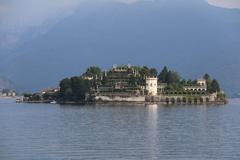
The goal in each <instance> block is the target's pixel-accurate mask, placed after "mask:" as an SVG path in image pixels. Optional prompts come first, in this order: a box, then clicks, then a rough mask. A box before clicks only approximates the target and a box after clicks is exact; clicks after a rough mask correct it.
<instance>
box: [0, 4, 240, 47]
mask: <svg viewBox="0 0 240 160" xmlns="http://www.w3.org/2000/svg"><path fill="white" fill-rule="evenodd" d="M86 1H87V0H51V1H49V0H41V1H39V0H21V1H19V0H0V47H2V48H11V47H14V46H15V45H16V44H18V42H21V40H23V37H24V33H26V32H28V31H32V32H33V34H32V36H37V35H38V34H41V33H45V32H47V31H48V29H49V28H51V27H52V26H54V25H55V24H57V23H58V22H59V21H61V20H62V19H64V18H65V17H67V16H70V15H72V14H73V13H74V12H75V10H77V9H78V8H79V7H81V4H83V3H85V2H86ZM88 1H89V0H88ZM92 1H95V2H97V3H107V2H108V1H116V2H117V3H125V4H129V5H131V4H133V3H138V2H141V1H147V2H149V3H154V1H163V2H164V1H165V0H92ZM173 1H174V0H173ZM203 1H204V0H203ZM206 2H208V3H209V4H210V5H214V6H217V7H223V8H230V9H232V8H240V1H239V0H206Z"/></svg>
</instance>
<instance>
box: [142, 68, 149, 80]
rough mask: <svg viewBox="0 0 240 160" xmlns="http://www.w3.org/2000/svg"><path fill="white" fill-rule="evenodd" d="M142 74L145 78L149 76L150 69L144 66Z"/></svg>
mask: <svg viewBox="0 0 240 160" xmlns="http://www.w3.org/2000/svg"><path fill="white" fill-rule="evenodd" d="M140 74H141V76H142V77H143V78H144V77H146V76H149V68H148V67H147V66H143V67H142V68H141V70H140Z"/></svg>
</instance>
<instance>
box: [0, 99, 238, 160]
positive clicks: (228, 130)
mask: <svg viewBox="0 0 240 160" xmlns="http://www.w3.org/2000/svg"><path fill="white" fill-rule="evenodd" d="M78 159H84V160H88V159H91V160H92V159H95V160H108V159H109V160H125V159H127V160H140V159H144V160H145V159H147V160H148V159H150V160H152V159H153V160H155V159H156V160H157V159H166V160H192V159H193V160H205V159H209V160H212V159H216V160H219V159H220V160H228V159H232V160H239V159H240V105H239V104H237V103H236V104H228V105H225V106H157V105H148V106H144V105H136V106H133V105H114V106H113V105H108V106H106V105H105V106H104V105H102V106H101V105H98V106H70V105H64V106H61V105H52V104H15V103H14V102H13V100H0V160H78Z"/></svg>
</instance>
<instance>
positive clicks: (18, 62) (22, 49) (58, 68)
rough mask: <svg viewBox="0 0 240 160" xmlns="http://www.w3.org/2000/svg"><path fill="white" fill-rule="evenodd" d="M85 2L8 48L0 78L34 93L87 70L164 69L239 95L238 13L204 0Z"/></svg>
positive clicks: (239, 26) (239, 40) (239, 29)
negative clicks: (212, 81)
mask: <svg viewBox="0 0 240 160" xmlns="http://www.w3.org/2000/svg"><path fill="white" fill-rule="evenodd" d="M84 5H85V6H82V7H81V8H80V9H79V10H78V11H76V12H75V13H74V14H73V15H72V16H69V17H67V18H64V19H63V20H61V21H60V22H58V23H57V24H56V25H55V26H53V27H51V29H49V30H48V31H47V32H45V33H44V34H41V35H38V36H36V37H34V38H33V39H31V40H28V41H26V42H25V43H23V44H21V45H19V46H18V47H16V48H15V49H12V50H11V51H9V52H10V53H9V54H8V55H7V56H5V57H7V58H5V59H4V60H3V59H2V60H1V61H0V63H1V65H0V68H1V69H0V73H1V74H2V75H4V76H6V77H7V78H9V79H11V80H12V81H14V82H15V83H16V84H18V85H19V86H21V87H22V88H24V90H26V91H32V90H38V89H40V88H43V87H49V86H55V85H57V84H58V81H59V80H60V79H62V78H64V77H66V76H70V75H80V74H81V73H82V72H83V71H84V70H85V69H86V67H88V66H89V65H99V66H101V67H103V68H109V67H111V65H112V64H128V63H130V64H136V65H148V66H152V67H156V68H158V69H159V70H160V69H161V68H162V67H163V66H164V65H168V66H169V67H170V68H172V69H175V70H177V71H179V72H180V73H181V74H182V75H183V76H184V77H189V78H200V77H201V76H202V75H203V74H204V73H206V72H208V73H209V74H211V75H212V76H213V77H215V78H217V79H219V80H220V82H221V84H222V85H223V87H224V89H225V90H226V91H227V92H228V93H234V92H237V91H239V90H240V85H239V81H240V70H238V69H237V68H240V63H239V62H240V54H239V51H240V45H239V44H240V38H239V37H240V18H239V17H240V10H237V9H224V8H217V7H214V6H210V5H209V4H207V3H206V2H205V1H202V0H191V1H190V0H182V1H181V2H178V1H151V2H148V1H141V2H138V3H133V4H123V3H115V2H112V3H111V2H106V3H90V4H89V3H86V4H84Z"/></svg>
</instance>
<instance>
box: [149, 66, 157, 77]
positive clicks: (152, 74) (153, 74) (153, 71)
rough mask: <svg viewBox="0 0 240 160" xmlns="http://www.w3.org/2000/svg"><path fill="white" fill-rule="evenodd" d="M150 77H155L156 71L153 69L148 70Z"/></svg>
mask: <svg viewBox="0 0 240 160" xmlns="http://www.w3.org/2000/svg"><path fill="white" fill-rule="evenodd" d="M149 74H150V76H153V77H157V74H158V71H157V70H156V69H155V68H151V69H150V70H149Z"/></svg>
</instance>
